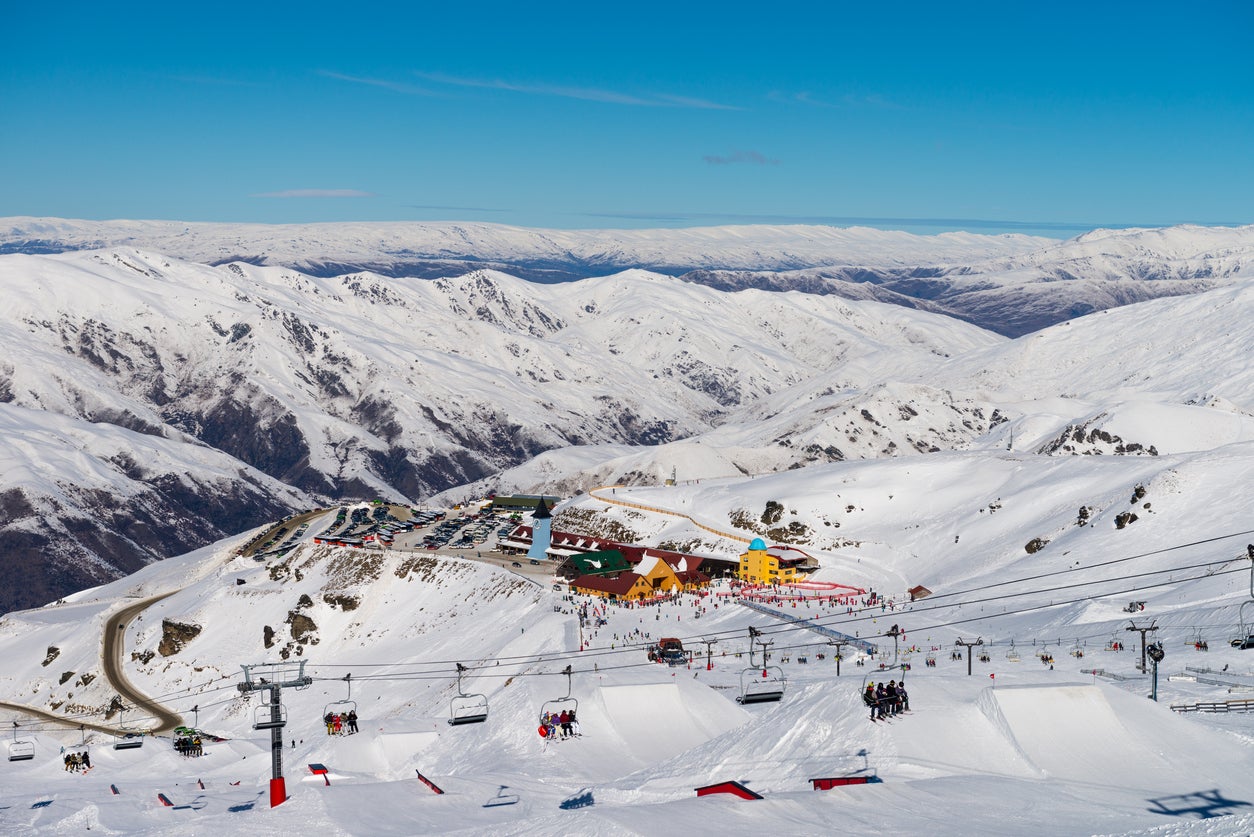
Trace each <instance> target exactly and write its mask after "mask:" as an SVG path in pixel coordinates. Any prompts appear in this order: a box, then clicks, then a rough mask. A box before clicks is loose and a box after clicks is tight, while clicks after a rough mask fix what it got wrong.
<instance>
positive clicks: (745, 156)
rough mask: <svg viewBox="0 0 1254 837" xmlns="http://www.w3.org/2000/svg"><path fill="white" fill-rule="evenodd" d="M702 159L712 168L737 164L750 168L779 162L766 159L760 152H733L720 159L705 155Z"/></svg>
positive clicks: (775, 164) (715, 156) (713, 155)
mask: <svg viewBox="0 0 1254 837" xmlns="http://www.w3.org/2000/svg"><path fill="white" fill-rule="evenodd" d="M702 159H704V160H705V161H706V162H707V163H709V164H710V165H712V166H732V165H736V164H737V163H746V164H748V165H751V166H778V165H779V160H776V159H773V158H771V157H767V156H766V155H765V154H763V153H761V152H760V151H733V152H732V153H731V154H729V155H728V156H726V157H720V156H719V155H717V154H706V155H705V157H703V158H702Z"/></svg>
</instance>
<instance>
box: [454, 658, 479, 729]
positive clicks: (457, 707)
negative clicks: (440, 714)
mask: <svg viewBox="0 0 1254 837" xmlns="http://www.w3.org/2000/svg"><path fill="white" fill-rule="evenodd" d="M465 671H466V667H465V666H464V665H462V664H461V663H458V664H457V697H455V698H453V700H452V701H450V703H449V717H448V723H449V726H451V727H456V726H461V725H462V724H482V723H483V722H484V721H486V720H487V719H488V698H487V696H486V695H481V694H467V693H466V692H464V691H462V675H463V674H464V673H465Z"/></svg>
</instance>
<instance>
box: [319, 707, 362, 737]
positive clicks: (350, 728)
mask: <svg viewBox="0 0 1254 837" xmlns="http://www.w3.org/2000/svg"><path fill="white" fill-rule="evenodd" d="M322 721H323V723H325V724H326V725H327V735H345V734H347V735H353V734H354V733H356V732H357V731H358V730H357V710H356V709H350V710H349V711H348V712H328V713H327V714H326V715H324V716H323V717H322Z"/></svg>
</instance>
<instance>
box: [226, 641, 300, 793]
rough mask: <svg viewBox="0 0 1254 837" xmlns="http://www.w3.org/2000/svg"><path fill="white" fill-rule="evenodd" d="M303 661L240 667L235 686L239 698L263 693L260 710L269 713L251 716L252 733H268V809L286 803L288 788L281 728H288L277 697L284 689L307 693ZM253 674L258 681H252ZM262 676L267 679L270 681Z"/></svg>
mask: <svg viewBox="0 0 1254 837" xmlns="http://www.w3.org/2000/svg"><path fill="white" fill-rule="evenodd" d="M305 662H306V661H305V660H299V661H298V662H296V663H295V664H294V665H293V664H289V663H262V664H260V665H251V666H250V665H243V664H241V665H240V668H242V669H244V682H243V683H240V684H239V685H238V686H236V688H237V689H239V691H240V693H241V694H249V693H251V692H260V691H264V692H266V702H265V703H263V704H262V705H261V707H259V709H260V710H265V709H269V710H270V711H269V717H266V714H265V713H264V712H263V711H259V712H258V713H257V714H255V715H254V716H253V729H257V730H261V729H268V730H270V766H271V774H272V775H271V777H270V807H271V808H274V807H276V806H279V805H282V804H283V803H284V802H286V801H287V785H286V784H285V783H284V780H283V727H285V726H286V725H287V713H286V712H285V711H284V709H283V703H282V700H281V699H280V694H281V692H282V690H283V689H284V687H286V688H290V689H307V688H309V686H311V685H312V684H313V678H312V677H307V676H306V675H305ZM254 672H256V673H257V679H256V680H254V679H253V674H254ZM261 674H268V675H270V677H269V678H266V677H262V676H261Z"/></svg>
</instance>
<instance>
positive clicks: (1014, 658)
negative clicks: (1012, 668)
mask: <svg viewBox="0 0 1254 837" xmlns="http://www.w3.org/2000/svg"><path fill="white" fill-rule="evenodd" d="M1021 659H1023V658H1022V657H1020V656H1019V652H1018V651H1017V650H1015V641H1014V640H1013V639H1012V640H1010V650H1009V651H1007V652H1006V660H1007V661H1008V662H1012V663H1017V662H1019V661H1020V660H1021Z"/></svg>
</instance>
